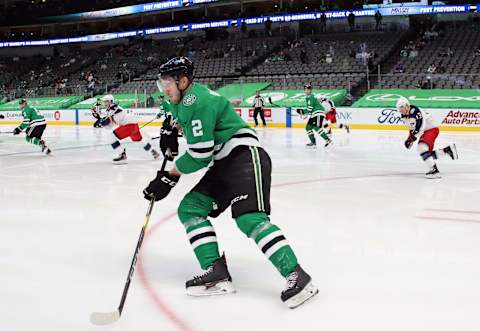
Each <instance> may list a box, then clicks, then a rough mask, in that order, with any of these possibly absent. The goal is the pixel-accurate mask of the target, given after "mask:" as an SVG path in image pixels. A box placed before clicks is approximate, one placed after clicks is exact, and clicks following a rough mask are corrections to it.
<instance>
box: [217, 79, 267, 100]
mask: <svg viewBox="0 0 480 331" xmlns="http://www.w3.org/2000/svg"><path fill="white" fill-rule="evenodd" d="M270 85H271V84H270V83H245V84H228V85H225V86H223V87H221V88H220V89H218V90H217V92H218V93H219V94H220V95H222V96H224V97H225V98H227V99H228V100H230V101H235V100H243V99H245V98H246V97H249V96H251V95H253V94H255V93H256V92H257V91H261V90H264V89H266V88H267V87H269V86H270Z"/></svg>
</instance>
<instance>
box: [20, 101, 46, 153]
mask: <svg viewBox="0 0 480 331" xmlns="http://www.w3.org/2000/svg"><path fill="white" fill-rule="evenodd" d="M19 106H20V109H21V110H22V116H23V122H22V124H20V125H19V126H18V127H16V128H15V129H14V130H13V134H14V135H18V134H20V132H22V131H23V130H25V133H26V140H27V142H29V143H31V144H34V145H37V146H40V148H41V149H42V152H44V153H45V154H47V155H48V154H50V153H51V150H50V148H48V147H47V145H46V144H45V141H44V140H43V139H42V135H43V132H44V131H45V128H46V127H47V121H45V117H43V115H42V114H40V112H39V111H38V110H37V109H35V108H33V107H30V106H29V105H28V103H27V100H25V99H21V100H20V102H19Z"/></svg>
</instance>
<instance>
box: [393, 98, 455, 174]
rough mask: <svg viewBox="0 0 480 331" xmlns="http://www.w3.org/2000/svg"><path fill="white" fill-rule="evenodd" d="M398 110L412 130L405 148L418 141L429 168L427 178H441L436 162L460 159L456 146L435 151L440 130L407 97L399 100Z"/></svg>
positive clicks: (418, 148) (421, 154) (419, 151)
mask: <svg viewBox="0 0 480 331" xmlns="http://www.w3.org/2000/svg"><path fill="white" fill-rule="evenodd" d="M397 110H398V111H399V112H400V114H401V117H402V120H403V122H404V123H405V124H406V125H407V126H408V127H409V129H410V131H409V136H408V138H407V140H406V141H405V147H406V148H408V149H410V148H411V147H412V146H413V143H414V142H415V141H416V140H417V139H418V145H417V150H418V153H419V154H420V156H421V158H422V159H423V161H424V162H425V164H426V165H427V167H428V172H427V173H426V174H425V175H426V177H427V178H441V176H440V172H439V171H438V169H437V165H436V160H437V159H439V158H442V157H445V156H449V157H450V158H451V159H452V160H456V159H458V155H457V148H456V146H455V144H451V145H448V146H447V147H444V148H440V149H437V150H434V149H433V148H434V146H435V140H436V139H437V137H438V134H439V133H440V130H439V129H438V127H437V126H436V125H435V124H434V123H433V120H432V118H431V117H430V114H428V113H426V112H424V111H422V110H420V108H418V107H416V106H414V105H410V102H409V101H408V99H407V98H405V97H400V98H399V99H398V101H397Z"/></svg>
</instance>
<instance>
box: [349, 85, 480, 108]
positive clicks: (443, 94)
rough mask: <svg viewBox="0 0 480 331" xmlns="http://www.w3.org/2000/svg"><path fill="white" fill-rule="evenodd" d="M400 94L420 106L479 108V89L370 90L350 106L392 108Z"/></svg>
mask: <svg viewBox="0 0 480 331" xmlns="http://www.w3.org/2000/svg"><path fill="white" fill-rule="evenodd" d="M400 96H404V97H406V98H408V100H410V102H411V103H412V104H414V105H416V106H418V107H422V108H454V109H458V108H480V90H475V89H472V90H461V89H449V90H443V89H432V90H413V89H412V90H401V89H390V90H370V91H369V92H368V93H367V94H366V95H364V96H363V98H361V99H359V100H358V101H357V102H355V103H354V104H353V105H352V107H356V108H363V107H375V108H386V107H388V108H394V107H395V105H396V103H397V100H398V98H399V97H400Z"/></svg>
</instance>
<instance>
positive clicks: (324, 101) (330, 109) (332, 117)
mask: <svg viewBox="0 0 480 331" xmlns="http://www.w3.org/2000/svg"><path fill="white" fill-rule="evenodd" d="M320 104H321V105H322V107H323V109H325V112H326V113H327V115H325V119H326V121H328V122H330V123H331V124H332V126H333V127H336V125H337V108H336V107H335V104H334V103H333V100H332V99H328V98H327V97H324V96H322V97H321V98H320ZM326 121H325V122H326ZM338 128H339V129H345V130H346V131H347V133H350V127H349V126H348V125H346V124H343V123H339V124H338ZM323 129H324V130H325V132H326V133H327V134H328V135H331V134H332V129H331V127H330V126H329V125H328V123H325V124H324V125H323Z"/></svg>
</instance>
